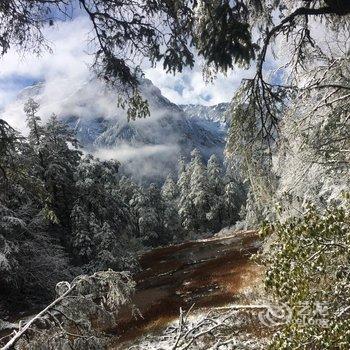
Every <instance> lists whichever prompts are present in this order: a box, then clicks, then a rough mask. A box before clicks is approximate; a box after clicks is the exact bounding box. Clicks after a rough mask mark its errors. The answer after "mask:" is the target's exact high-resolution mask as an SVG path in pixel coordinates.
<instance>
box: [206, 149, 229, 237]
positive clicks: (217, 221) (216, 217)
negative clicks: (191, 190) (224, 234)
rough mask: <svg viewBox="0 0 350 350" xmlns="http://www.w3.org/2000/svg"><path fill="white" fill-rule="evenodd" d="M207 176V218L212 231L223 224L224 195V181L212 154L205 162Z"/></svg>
mask: <svg viewBox="0 0 350 350" xmlns="http://www.w3.org/2000/svg"><path fill="white" fill-rule="evenodd" d="M207 176H208V196H209V197H208V198H209V211H208V212H207V215H206V216H207V219H208V221H209V226H210V228H211V230H213V231H214V232H216V231H219V230H220V229H221V228H222V226H223V225H224V224H225V209H226V208H225V197H224V187H225V185H224V181H223V177H222V169H221V166H220V164H219V161H218V159H217V157H216V156H215V155H214V154H213V155H212V156H211V157H210V158H209V160H208V164H207Z"/></svg>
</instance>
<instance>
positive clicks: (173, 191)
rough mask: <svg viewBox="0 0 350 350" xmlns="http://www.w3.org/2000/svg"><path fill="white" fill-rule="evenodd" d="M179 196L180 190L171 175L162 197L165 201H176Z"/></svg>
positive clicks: (166, 181)
mask: <svg viewBox="0 0 350 350" xmlns="http://www.w3.org/2000/svg"><path fill="white" fill-rule="evenodd" d="M178 196H179V189H178V186H177V184H176V182H175V181H174V180H173V178H172V176H171V175H170V174H169V175H168V176H167V177H166V179H165V182H164V184H163V186H162V197H163V199H164V200H165V201H167V202H171V201H176V200H177V198H178Z"/></svg>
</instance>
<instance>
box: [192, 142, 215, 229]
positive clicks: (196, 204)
mask: <svg viewBox="0 0 350 350" xmlns="http://www.w3.org/2000/svg"><path fill="white" fill-rule="evenodd" d="M191 157H192V159H191V162H190V165H189V171H190V176H191V178H190V187H189V193H188V195H189V199H190V200H191V203H192V204H193V213H192V217H193V221H192V228H193V229H194V230H195V231H196V232H199V231H202V232H203V231H207V230H208V220H207V217H206V214H207V213H208V212H209V208H210V204H209V186H208V178H207V172H206V167H205V165H204V163H203V160H202V157H201V154H200V153H199V151H198V150H197V149H195V150H193V151H192V153H191Z"/></svg>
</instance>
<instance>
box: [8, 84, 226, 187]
mask: <svg viewBox="0 0 350 350" xmlns="http://www.w3.org/2000/svg"><path fill="white" fill-rule="evenodd" d="M141 91H142V94H143V96H144V97H145V98H147V100H148V102H149V105H150V112H151V116H150V117H148V118H145V119H138V120H135V121H130V122H128V121H127V118H126V113H125V111H124V110H122V109H120V108H118V107H117V102H116V98H117V96H116V95H117V94H116V93H115V91H111V90H107V89H106V88H104V87H103V86H102V85H101V84H100V83H99V82H97V81H89V82H86V83H85V84H76V85H75V84H74V83H73V84H72V83H68V82H66V84H65V81H64V80H63V81H62V82H61V84H60V86H48V85H47V84H44V83H39V84H36V85H34V86H31V87H28V88H26V89H24V90H23V91H22V92H21V93H20V94H19V96H18V98H17V100H16V101H15V102H14V103H13V104H12V105H11V106H9V108H7V110H6V111H5V114H4V117H5V118H6V117H7V118H8V119H9V121H10V122H11V116H12V119H13V118H15V119H16V118H18V116H19V115H21V114H23V112H22V110H23V104H24V103H25V101H26V100H28V98H30V97H31V98H34V99H35V100H37V101H38V102H39V103H40V105H41V107H40V111H39V114H40V116H42V118H43V119H44V120H45V119H46V118H47V117H48V116H49V115H50V114H52V113H55V114H57V115H58V116H59V117H60V118H61V120H64V121H65V122H66V123H67V124H68V125H69V126H70V127H72V128H73V129H74V130H75V131H76V133H77V138H78V139H79V141H80V143H81V144H82V146H83V147H84V149H85V150H86V151H87V152H91V153H94V154H95V155H96V156H98V157H100V158H104V159H106V158H115V159H118V160H120V161H121V163H122V167H121V168H122V171H124V172H126V173H128V174H131V175H132V176H133V177H134V178H136V179H138V180H141V181H146V182H149V181H159V180H162V179H164V177H165V176H166V175H167V174H168V173H169V172H170V173H172V172H175V171H176V164H177V160H178V158H179V156H180V155H183V156H185V157H189V155H190V152H191V151H192V150H193V149H194V148H198V149H199V150H200V152H201V153H202V155H203V157H204V158H206V159H207V158H209V157H210V155H211V154H213V153H215V154H217V155H218V156H219V157H220V158H221V157H222V152H223V148H224V144H225V136H226V130H227V124H226V122H225V119H224V113H225V111H226V109H227V107H228V105H227V104H220V105H217V106H211V107H205V106H196V105H182V106H178V105H176V104H174V103H172V102H170V101H169V100H168V99H166V98H165V97H164V96H163V95H162V93H161V91H160V90H159V89H158V88H157V87H156V86H154V85H153V84H152V82H151V81H149V80H145V81H144V82H143V83H142V86H141ZM23 120H24V117H23V116H22V121H23Z"/></svg>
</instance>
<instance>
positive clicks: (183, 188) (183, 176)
mask: <svg viewBox="0 0 350 350" xmlns="http://www.w3.org/2000/svg"><path fill="white" fill-rule="evenodd" d="M190 181H191V176H190V172H189V169H188V168H187V166H186V162H185V160H184V158H180V160H179V176H178V180H177V187H178V189H179V202H178V211H179V216H180V219H181V225H182V227H183V228H184V229H185V230H186V231H192V230H194V229H195V227H194V222H195V212H194V205H193V202H192V200H191V198H190Z"/></svg>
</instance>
